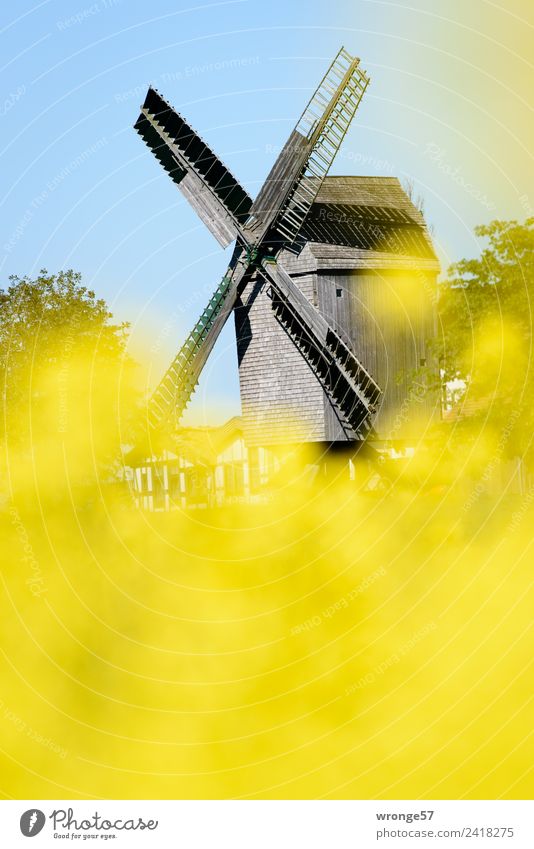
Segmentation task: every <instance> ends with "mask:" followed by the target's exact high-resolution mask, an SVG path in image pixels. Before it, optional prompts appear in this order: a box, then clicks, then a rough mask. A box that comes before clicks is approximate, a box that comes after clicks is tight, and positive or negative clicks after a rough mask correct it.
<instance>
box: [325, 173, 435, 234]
mask: <svg viewBox="0 0 534 849" xmlns="http://www.w3.org/2000/svg"><path fill="white" fill-rule="evenodd" d="M316 203H331V204H344V205H349V206H372V207H382V208H391V209H397V210H400V211H401V212H404V213H405V214H406V215H408V216H409V217H410V218H411V219H412V220H413V221H414V222H415V223H416V224H419V225H420V226H423V227H424V225H425V221H424V218H423V215H422V214H421V212H420V210H419V209H417V207H416V206H415V205H414V204H413V203H412V201H411V200H410V198H409V196H408V194H407V193H406V190H405V189H404V188H403V187H402V185H401V183H400V180H399V179H398V177H367V176H365V177H363V176H362V177H326V178H325V180H324V182H323V185H322V186H321V188H320V190H319V194H318V195H317V198H316Z"/></svg>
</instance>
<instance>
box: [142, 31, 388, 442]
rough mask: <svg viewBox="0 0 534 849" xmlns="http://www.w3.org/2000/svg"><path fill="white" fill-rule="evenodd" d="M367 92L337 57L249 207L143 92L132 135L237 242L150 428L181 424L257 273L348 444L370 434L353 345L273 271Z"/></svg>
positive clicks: (220, 231)
mask: <svg viewBox="0 0 534 849" xmlns="http://www.w3.org/2000/svg"><path fill="white" fill-rule="evenodd" d="M368 83H369V78H368V77H367V75H366V74H365V72H364V71H363V70H362V69H361V68H360V67H359V59H356V58H353V57H352V56H350V55H349V54H348V53H347V51H346V50H344V48H342V49H341V50H340V51H339V53H338V54H337V56H336V58H335V59H334V61H333V62H332V64H331V65H330V68H329V69H328V71H327V73H326V74H325V76H324V77H323V79H322V80H321V83H320V84H319V86H318V88H317V90H316V91H315V93H314V95H313V97H312V98H311V100H310V102H309V103H308V105H307V107H306V109H305V110H304V112H303V114H302V116H301V118H300V119H299V121H298V123H297V126H296V127H295V129H294V130H293V132H292V133H291V135H290V137H289V139H288V141H287V143H286V145H285V146H284V148H283V149H282V151H281V153H280V155H279V157H278V159H277V161H276V162H275V164H274V166H273V168H272V170H271V172H270V174H269V175H268V177H267V180H266V181H265V184H264V186H263V188H262V189H261V191H260V192H259V194H258V196H257V198H256V200H255V201H254V202H252V199H251V198H250V197H249V196H248V194H247V192H246V191H245V190H244V189H243V188H242V187H241V186H240V185H239V183H238V181H237V180H236V178H235V177H234V176H233V175H232V174H231V173H230V171H229V170H228V169H227V168H226V166H225V165H223V163H222V162H221V161H220V160H219V159H218V158H217V157H216V156H215V154H214V153H213V152H212V151H211V150H210V148H209V147H208V146H207V145H206V144H205V143H204V142H203V141H202V139H201V138H200V137H199V135H198V134H197V133H196V132H195V131H194V130H193V129H192V128H191V127H190V126H189V124H187V123H186V121H185V120H184V119H183V118H182V117H181V116H180V115H179V114H178V113H177V112H175V110H174V109H173V108H172V107H171V106H170V105H169V104H168V103H167V102H166V101H165V100H164V99H163V98H162V97H161V95H160V94H159V93H158V92H157V91H156V90H155V89H152V88H149V90H148V93H147V96H146V99H145V102H144V104H143V106H142V109H141V114H140V116H139V118H138V120H137V122H136V124H135V129H136V130H137V131H138V132H139V134H140V135H141V137H142V138H143V140H144V141H145V142H146V144H147V145H148V146H149V147H150V149H151V150H152V151H153V153H154V154H155V156H156V157H157V159H158V160H159V161H160V163H161V164H162V165H163V167H164V168H165V170H166V171H167V172H168V173H169V175H170V176H171V178H172V179H173V181H174V182H175V183H176V184H177V185H178V188H179V189H180V190H181V191H182V192H183V194H184V195H185V197H186V198H187V199H188V201H189V202H190V203H191V205H192V206H193V207H194V209H195V210H196V212H197V213H198V215H199V216H200V218H201V219H202V221H203V222H204V223H205V224H206V226H207V227H208V228H209V230H210V231H211V232H212V233H213V235H214V236H215V238H216V239H217V240H218V241H219V243H220V244H221V245H222V246H223V247H226V246H227V245H228V244H230V242H232V241H233V240H235V241H236V246H235V250H234V254H233V257H232V261H231V263H230V266H229V268H228V269H227V271H226V273H225V275H224V277H223V279H222V281H221V283H220V284H219V286H218V287H217V289H216V290H215V292H214V294H213V295H212V297H211V298H210V300H209V302H208V304H207V305H206V307H205V309H204V310H203V312H202V314H201V316H200V318H199V320H198V321H197V323H196V324H195V327H194V328H193V330H192V331H191V333H190V334H189V336H188V337H187V339H186V341H185V342H184V344H183V345H182V347H181V348H180V350H179V352H178V354H177V355H176V357H175V358H174V360H173V362H172V363H171V365H170V367H169V368H168V370H167V371H166V373H165V375H164V377H163V379H162V380H161V382H160V384H159V385H158V387H157V388H156V390H155V392H154V394H153V396H152V398H151V401H150V403H149V422H150V425H151V426H152V427H154V428H156V427H158V426H160V425H162V424H163V423H165V422H166V421H167V420H169V419H174V420H175V421H176V422H178V421H179V419H180V417H181V415H182V413H183V411H184V410H185V408H186V406H187V404H188V402H189V400H190V397H191V395H192V393H193V391H194V389H195V386H196V385H197V383H198V379H199V376H200V373H201V371H202V368H203V366H204V364H205V362H206V360H207V358H208V356H209V354H210V352H211V350H212V348H213V346H214V344H215V342H216V340H217V338H218V336H219V334H220V332H221V330H222V328H223V326H224V324H225V322H226V321H227V319H228V317H229V316H230V314H231V312H232V310H233V308H234V306H235V304H236V299H237V298H238V297H239V293H240V292H241V291H242V290H243V287H244V286H245V285H246V282H247V281H248V280H249V279H250V278H251V276H252V275H254V274H261V275H262V276H263V277H264V278H265V279H266V280H267V281H268V286H267V294H268V295H269V297H270V300H271V305H272V310H273V312H274V315H275V316H276V319H277V321H278V322H279V323H280V325H281V326H282V327H283V328H284V329H285V331H286V333H287V335H288V336H289V337H290V339H291V340H292V342H293V343H294V345H295V347H296V349H297V350H298V351H299V352H300V354H301V355H302V357H303V358H304V360H305V361H306V363H307V364H308V366H309V367H310V369H312V371H313V373H314V374H315V376H316V377H317V379H318V381H319V382H320V383H321V386H322V387H323V389H324V390H325V392H326V395H327V397H328V399H329V402H330V404H331V405H332V407H333V409H334V410H335V412H336V415H337V417H338V420H339V422H340V423H341V426H342V428H343V431H344V433H345V434H346V436H347V437H350V436H354V435H357V436H363V435H365V433H366V432H367V431H368V430H369V428H370V425H371V420H372V415H373V413H375V411H376V409H377V406H378V404H379V402H380V398H381V394H382V393H381V389H380V387H379V386H378V384H377V383H376V381H375V380H374V379H373V378H372V376H371V375H370V373H369V372H368V370H367V369H366V368H365V367H364V365H363V364H362V363H361V362H360V361H359V360H358V358H357V356H356V354H355V352H354V351H353V350H352V347H351V344H350V341H349V340H344V339H342V338H341V336H340V334H339V333H338V331H337V330H336V329H335V328H334V327H333V326H331V325H330V324H329V323H328V321H327V320H326V319H325V317H324V316H322V315H321V314H320V313H319V311H318V310H317V309H316V308H315V307H314V306H313V304H312V303H311V302H310V301H309V300H308V299H307V298H306V297H305V296H304V295H303V294H302V292H301V291H300V290H299V288H298V286H296V284H295V283H294V281H293V280H292V278H291V277H290V275H289V274H288V273H287V272H286V271H285V269H284V268H283V266H282V264H281V262H280V254H281V252H282V251H284V250H285V251H287V250H288V251H291V252H294V253H297V252H298V251H299V250H300V248H301V245H299V234H300V232H301V228H302V225H303V224H304V222H305V220H306V217H307V215H308V213H309V211H310V209H311V207H312V204H313V203H314V201H315V200H316V198H317V195H318V193H319V191H320V189H321V185H322V183H323V180H324V178H325V177H326V175H327V173H328V170H329V168H330V166H331V164H332V162H333V160H334V158H335V156H336V153H337V151H338V149H339V147H340V145H341V143H342V141H343V138H344V137H345V134H346V132H347V130H348V128H349V126H350V123H351V121H352V119H353V117H354V115H355V113H356V110H357V108H358V105H359V103H360V101H361V99H362V97H363V94H364V92H365V90H366V88H367V85H368Z"/></svg>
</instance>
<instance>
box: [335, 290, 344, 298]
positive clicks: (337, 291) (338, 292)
mask: <svg viewBox="0 0 534 849" xmlns="http://www.w3.org/2000/svg"><path fill="white" fill-rule="evenodd" d="M342 297H343V289H336V298H342Z"/></svg>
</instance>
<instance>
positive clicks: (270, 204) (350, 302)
mask: <svg viewBox="0 0 534 849" xmlns="http://www.w3.org/2000/svg"><path fill="white" fill-rule="evenodd" d="M368 82H369V80H368V77H367V75H366V74H365V72H364V71H362V70H361V68H360V67H359V60H358V59H354V58H353V57H351V56H350V55H349V54H348V53H347V52H346V51H345V50H344V49H343V48H342V49H341V50H340V52H339V53H338V55H337V57H336V58H335V59H334V62H333V63H332V65H331V66H330V68H329V70H328V72H327V74H326V75H325V77H324V78H323V80H322V81H321V83H320V85H319V87H318V88H317V90H316V92H315V93H314V95H313V97H312V99H311V100H310V103H309V104H308V106H307V107H306V109H305V110H304V113H303V115H302V116H301V118H300V120H299V122H298V123H297V126H296V128H295V130H294V131H293V133H292V134H291V136H290V137H289V139H288V142H287V143H286V145H285V147H284V148H283V149H282V151H281V153H280V156H279V157H278V159H277V161H276V163H275V165H274V166H273V168H272V170H271V172H270V174H269V176H268V178H267V180H266V182H265V184H264V187H263V188H262V190H261V191H260V193H259V195H258V197H257V198H256V200H255V201H254V202H253V201H252V200H251V198H250V197H249V196H248V195H247V193H246V191H245V190H244V189H243V188H242V187H241V186H240V185H239V183H238V182H237V180H236V179H235V177H233V175H232V174H231V173H230V172H229V171H228V169H227V168H226V167H225V166H224V165H223V164H222V163H221V162H220V160H218V158H217V157H216V156H215V154H213V152H212V151H211V150H210V149H209V148H208V146H207V145H206V144H205V143H204V142H203V141H202V140H201V139H200V137H199V136H198V134H197V133H196V132H195V131H194V130H192V128H191V127H190V126H189V125H188V124H187V123H186V122H185V120H184V119H183V118H182V117H181V116H180V115H178V113H176V112H175V111H174V110H173V109H172V107H170V106H169V104H168V103H167V102H166V101H165V100H163V98H162V97H161V96H160V95H159V93H158V92H157V91H155V90H154V89H149V91H148V94H147V97H146V100H145V103H144V105H143V107H142V111H141V115H140V116H139V118H138V121H137V123H136V125H135V128H136V130H137V131H138V132H139V133H140V135H141V136H142V138H143V139H144V141H145V142H146V143H147V144H148V146H149V147H150V148H151V150H152V151H153V152H154V154H155V155H156V157H157V158H158V159H159V161H160V162H161V164H162V165H163V167H164V168H165V170H167V171H168V173H169V174H170V176H171V177H172V179H173V180H174V182H175V183H177V185H178V188H179V189H180V190H181V191H182V192H183V193H184V195H185V196H186V197H187V199H188V200H189V201H190V203H191V204H192V205H193V207H194V208H195V210H196V211H197V213H198V214H199V215H200V217H201V218H202V220H203V221H204V223H205V224H206V225H207V226H208V228H209V229H210V230H211V232H212V233H213V235H214V236H215V237H216V238H217V239H218V241H219V242H220V244H221V245H223V246H226V245H228V244H229V243H230V242H231V241H232V240H235V241H236V246H235V250H234V254H233V257H232V261H231V263H230V266H229V268H228V270H227V272H226V274H225V275H224V277H223V279H222V281H221V283H220V284H219V286H218V288H217V289H216V290H215V292H214V294H213V296H212V298H211V299H210V301H209V303H208V304H207V306H206V308H205V309H204V311H203V313H202V315H201V316H200V318H199V320H198V322H197V324H196V325H195V327H194V328H193V330H192V331H191V333H190V335H189V336H188V338H187V339H186V341H185V343H184V344H183V346H182V348H181V349H180V351H179V352H178V354H177V356H176V357H175V359H174V360H173V362H172V363H171V365H170V367H169V369H168V370H167V372H166V373H165V375H164V376H163V379H162V380H161V382H160V384H159V385H158V387H157V389H156V391H155V392H154V395H153V396H152V399H151V402H150V406H149V422H150V426H151V427H152V428H153V429H157V428H160V427H161V426H162V425H164V424H168V422H169V421H171V422H174V423H175V424H177V423H178V422H179V420H180V417H181V415H182V413H183V410H184V409H185V407H186V405H187V403H188V401H189V399H190V397H191V394H192V392H193V391H194V388H195V386H196V384H197V382H198V378H199V375H200V373H201V370H202V368H203V366H204V364H205V362H206V360H207V358H208V356H209V354H210V352H211V350H212V349H213V346H214V344H215V342H216V340H217V337H218V335H219V333H220V331H221V329H222V327H223V326H224V324H225V322H226V321H227V319H228V318H229V317H230V315H231V314H232V313H233V314H234V317H235V327H236V339H237V351H238V361H239V377H240V388H241V400H242V408H243V422H244V434H245V440H246V442H247V443H248V444H249V445H250V446H259V445H275V444H281V443H294V442H314V443H323V442H324V443H351V442H355V441H358V442H361V441H362V440H365V439H369V438H370V437H372V438H373V439H375V440H388V439H392V438H396V439H401V438H404V437H405V436H406V435H407V433H408V431H407V424H408V421H409V418H410V417H409V416H408V415H407V416H406V417H405V418H404V419H403V421H401V422H400V424H399V414H398V410H399V407H400V406H402V404H403V403H405V401H406V397H407V396H409V395H410V392H412V391H413V388H412V387H413V382H412V377H411V375H412V374H413V372H414V370H415V369H417V367H418V366H420V365H422V364H424V363H425V361H426V359H427V357H428V356H429V354H428V352H427V342H428V340H429V339H430V338H431V337H432V336H433V335H434V332H435V331H434V308H433V305H434V300H435V298H434V293H435V287H436V277H437V273H438V270H439V268H438V264H437V260H436V257H435V254H434V251H433V248H432V244H431V241H430V238H429V236H428V234H427V231H426V227H425V223H424V220H423V217H422V215H421V213H420V212H419V210H418V209H416V207H415V206H414V205H413V204H412V203H411V201H410V199H409V198H408V196H407V195H406V193H405V192H404V191H403V189H402V188H401V186H400V184H399V182H398V180H396V178H393V177H375V178H366V177H327V173H328V170H329V168H330V165H331V163H332V161H333V159H334V157H335V155H336V153H337V150H338V148H339V146H340V144H341V142H342V140H343V138H344V136H345V134H346V132H347V130H348V127H349V125H350V122H351V120H352V118H353V117H354V114H355V112H356V109H357V107H358V105H359V103H360V101H361V98H362V96H363V94H364V92H365V90H366V88H367V85H368ZM399 376H400V377H399ZM416 400H417V404H418V412H419V413H420V412H421V411H422V410H425V414H428V415H430V414H431V412H432V409H433V407H434V402H433V400H432V399H431V398H430V396H427V395H426V394H425V396H424V397H423V396H422V397H421V398H417V399H416Z"/></svg>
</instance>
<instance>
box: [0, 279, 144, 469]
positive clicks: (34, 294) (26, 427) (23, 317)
mask: <svg viewBox="0 0 534 849" xmlns="http://www.w3.org/2000/svg"><path fill="white" fill-rule="evenodd" d="M127 330H128V325H127V324H126V323H114V321H113V317H112V314H111V312H110V311H109V309H108V307H107V305H106V303H105V301H104V300H102V299H99V298H97V297H96V295H95V293H94V292H93V291H91V290H90V289H88V288H87V287H86V286H84V285H83V284H82V280H81V275H80V274H79V273H77V272H74V271H72V270H68V271H64V272H63V271H62V272H59V273H58V274H49V273H48V272H47V271H46V270H44V269H43V270H42V271H41V272H40V273H39V274H38V275H37V277H35V278H34V279H30V278H29V277H16V276H14V277H11V278H10V281H9V286H8V287H7V289H6V290H0V380H1V385H2V406H3V417H2V437H3V440H4V442H5V444H6V446H7V448H8V450H9V451H11V452H18V455H19V456H20V455H21V454H25V455H26V456H27V455H28V453H31V454H32V455H34V454H35V453H36V452H39V451H40V452H41V454H42V455H43V456H44V455H46V456H48V457H49V458H50V460H51V462H52V458H54V462H56V461H57V459H58V456H57V455H58V450H59V449H61V451H64V450H68V452H69V454H70V457H71V458H72V463H74V468H75V469H77V470H78V471H80V472H82V473H84V474H85V473H87V471H88V469H89V468H90V467H91V466H92V467H93V468H95V469H100V471H102V469H103V468H105V467H108V468H109V467H111V466H112V465H113V463H114V462H115V461H116V460H117V459H118V457H119V456H120V451H121V445H124V444H127V443H128V441H129V440H131V439H132V430H133V428H134V426H135V420H136V404H137V393H136V389H135V380H134V363H133V361H132V359H131V358H130V357H129V355H128V354H127V351H126V344H127Z"/></svg>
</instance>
